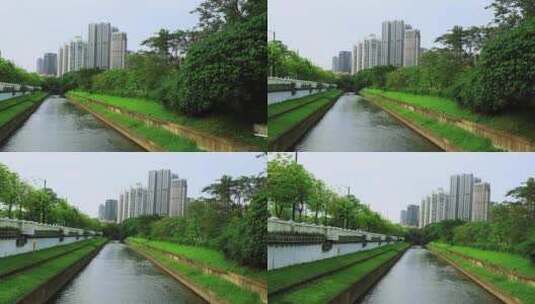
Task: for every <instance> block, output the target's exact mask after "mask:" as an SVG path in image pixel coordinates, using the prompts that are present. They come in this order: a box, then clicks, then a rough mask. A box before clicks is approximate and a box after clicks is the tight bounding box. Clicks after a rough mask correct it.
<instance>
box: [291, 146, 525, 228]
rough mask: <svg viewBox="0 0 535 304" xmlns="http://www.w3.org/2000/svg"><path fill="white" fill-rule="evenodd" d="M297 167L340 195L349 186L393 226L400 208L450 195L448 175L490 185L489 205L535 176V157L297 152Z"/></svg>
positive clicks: (488, 154)
mask: <svg viewBox="0 0 535 304" xmlns="http://www.w3.org/2000/svg"><path fill="white" fill-rule="evenodd" d="M289 155H291V156H292V157H293V154H289ZM298 162H299V163H300V164H302V165H303V166H304V167H305V169H307V170H308V171H309V172H311V173H312V174H314V176H315V177H316V178H318V179H321V180H323V181H324V182H325V183H326V184H327V185H329V186H330V187H332V188H333V189H334V190H336V191H337V192H338V193H339V194H346V193H347V187H348V186H349V187H350V189H351V193H352V194H353V195H355V196H356V197H357V198H359V199H360V200H361V202H362V203H364V204H368V205H370V207H371V208H372V210H374V211H376V212H379V213H380V214H381V215H383V216H385V217H386V218H388V219H389V220H391V221H393V222H396V223H399V222H400V214H401V210H402V209H406V208H407V207H408V205H418V206H419V205H420V203H421V200H422V198H425V197H426V196H427V195H429V194H431V193H432V192H433V191H436V190H437V189H439V188H443V189H444V192H446V193H448V194H449V188H450V177H451V176H452V175H457V174H465V173H467V174H469V173H472V174H473V175H474V176H477V177H478V178H480V179H481V180H482V181H483V182H486V183H489V184H490V185H491V189H492V190H491V192H492V194H491V201H493V202H502V201H503V200H505V194H506V193H507V191H509V190H512V189H513V188H516V187H518V186H520V184H521V183H523V182H525V181H526V180H527V179H528V177H530V176H531V177H534V176H535V155H529V154H522V153H507V154H494V153H486V154H485V153H478V154H472V153H452V154H450V153H447V154H424V153H407V154H397V153H396V154H391V153H357V154H354V153H333V152H330V153H299V154H298ZM396 184H397V185H398V186H396ZM385 187H386V188H388V189H389V190H388V191H385V190H384V188H385Z"/></svg>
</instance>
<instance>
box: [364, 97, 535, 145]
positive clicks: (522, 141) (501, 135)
mask: <svg viewBox="0 0 535 304" xmlns="http://www.w3.org/2000/svg"><path fill="white" fill-rule="evenodd" d="M362 96H364V97H365V98H366V99H367V100H369V101H371V102H373V103H374V104H375V105H377V106H378V107H380V108H382V109H383V110H385V111H386V112H388V113H390V114H391V115H392V116H394V117H396V118H397V119H398V120H400V121H401V122H402V123H404V124H405V125H407V126H408V127H409V128H411V129H413V130H415V131H416V132H418V133H420V134H421V135H422V136H424V137H426V138H427V139H429V140H430V141H432V142H433V143H435V144H436V145H438V146H439V147H441V148H442V149H444V150H445V151H448V152H449V151H459V150H460V149H459V148H457V147H455V146H453V145H451V144H450V143H448V141H447V140H445V139H442V138H439V137H437V136H435V135H433V134H431V133H430V132H428V131H426V130H424V129H423V128H421V127H419V126H416V125H415V124H412V123H411V122H410V121H407V120H405V119H403V118H401V117H400V116H399V115H398V114H396V113H394V112H393V111H390V110H388V109H386V108H385V107H383V106H382V104H381V103H382V102H391V103H395V104H396V105H398V106H400V107H402V108H404V109H407V110H410V111H412V112H415V113H419V114H422V115H424V116H426V117H430V118H433V119H436V120H437V121H439V122H441V123H447V124H450V125H453V126H456V127H459V128H461V129H463V130H465V131H468V132H470V133H472V134H475V135H477V136H481V137H484V138H488V139H489V140H490V141H491V143H492V145H493V146H495V147H496V148H498V149H501V150H504V151H514V152H530V151H535V141H531V140H529V139H527V138H524V137H521V136H517V135H513V134H510V133H507V132H505V131H501V130H496V129H493V128H490V127H488V126H485V125H482V124H479V123H476V122H473V121H470V120H466V119H460V118H455V117H451V116H449V115H447V114H441V113H437V112H434V111H431V110H426V109H422V108H419V107H415V106H413V105H410V104H407V103H405V102H402V101H399V100H394V99H390V98H387V97H384V96H375V95H371V94H365V93H364V94H363V95H362Z"/></svg>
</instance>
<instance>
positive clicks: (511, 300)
mask: <svg viewBox="0 0 535 304" xmlns="http://www.w3.org/2000/svg"><path fill="white" fill-rule="evenodd" d="M425 248H426V249H427V250H429V252H431V253H432V254H433V255H435V256H436V257H437V258H439V259H440V260H442V261H444V262H446V263H448V264H450V265H451V266H452V267H453V268H455V269H457V270H458V271H459V272H461V273H462V274H464V275H465V276H466V277H468V278H469V279H470V280H472V281H473V282H475V283H476V284H478V285H479V286H481V287H482V288H483V289H485V290H486V291H487V292H489V293H490V294H492V295H493V296H495V297H496V298H498V299H499V300H500V301H502V302H503V303H506V304H522V301H520V300H519V299H517V298H515V297H512V296H510V295H507V294H504V293H503V292H501V291H500V290H498V289H497V288H495V287H494V286H492V285H491V284H489V283H487V282H485V281H484V280H482V279H480V278H479V277H478V276H477V275H475V274H473V273H471V272H469V271H468V270H466V269H464V268H463V267H461V266H460V265H459V264H457V263H456V262H455V261H453V260H452V259H450V258H448V257H447V256H446V255H444V254H442V253H440V252H438V251H437V250H435V249H433V248H432V247H431V246H425Z"/></svg>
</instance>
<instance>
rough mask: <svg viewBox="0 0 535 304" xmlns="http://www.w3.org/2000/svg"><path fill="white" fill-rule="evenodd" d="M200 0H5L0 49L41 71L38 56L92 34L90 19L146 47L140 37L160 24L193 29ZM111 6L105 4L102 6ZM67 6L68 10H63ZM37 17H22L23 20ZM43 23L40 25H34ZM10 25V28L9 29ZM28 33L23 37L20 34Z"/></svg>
mask: <svg viewBox="0 0 535 304" xmlns="http://www.w3.org/2000/svg"><path fill="white" fill-rule="evenodd" d="M199 3H200V0H184V1H177V2H174V1H165V0H156V1H151V2H150V5H148V4H147V2H146V1H144V0H133V1H129V2H128V9H125V8H124V6H125V2H124V1H119V0H109V1H106V0H96V1H83V0H74V1H68V0H56V1H52V2H46V3H45V2H41V1H37V0H21V1H14V0H6V1H3V2H2V10H1V11H0V36H2V41H1V42H0V51H1V52H2V57H3V58H6V59H8V60H11V61H13V62H14V63H15V64H16V65H17V66H19V67H22V68H24V69H26V70H28V71H32V72H34V71H36V60H37V58H39V57H40V56H43V54H44V53H56V54H57V53H58V47H59V46H61V45H63V44H64V43H66V42H68V41H71V40H72V39H73V38H74V37H76V36H81V38H82V39H83V40H84V41H87V40H88V37H87V36H88V29H87V26H88V24H90V23H99V22H110V23H112V24H113V25H114V26H116V27H118V28H120V29H121V30H122V31H124V32H126V33H127V34H128V48H129V50H131V51H137V50H140V49H145V48H143V47H142V46H141V42H142V41H143V40H145V39H147V38H149V37H150V36H153V35H154V33H156V32H158V31H159V30H160V29H161V28H167V29H169V30H176V29H184V30H185V29H191V28H192V27H194V26H195V25H196V24H197V21H198V16H197V15H195V14H190V12H191V11H192V10H194V9H195V8H196V7H197V6H198V4H199ZM103 7H106V9H103ZM66 10H68V11H69V14H63V13H62V12H65V11H66ZM28 19H30V20H32V22H30V23H29V22H21V20H28ZM35 24H39V26H37V27H36V26H35ZM4 31H5V32H4ZM22 36H24V37H25V39H24V43H20V41H21V40H20V37H22Z"/></svg>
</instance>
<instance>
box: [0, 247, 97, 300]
mask: <svg viewBox="0 0 535 304" xmlns="http://www.w3.org/2000/svg"><path fill="white" fill-rule="evenodd" d="M105 242H106V240H104V239H94V240H89V241H85V242H84V243H83V246H80V247H78V249H76V250H74V251H72V252H70V253H67V254H65V255H63V256H61V257H58V258H54V259H52V260H49V261H47V262H45V263H43V264H39V265H38V266H36V267H33V268H30V269H27V270H24V271H21V272H18V273H16V274H14V275H11V276H8V277H6V278H4V279H1V280H0V283H1V284H0V303H2V304H4V303H6V304H7V303H16V302H17V301H18V300H20V299H21V298H22V297H24V296H25V295H27V294H29V293H30V292H32V291H33V290H34V289H36V288H37V287H39V286H41V285H42V284H44V283H46V282H47V281H48V280H50V279H51V278H53V277H54V276H55V275H57V274H59V273H60V272H62V271H63V270H65V269H67V268H69V267H70V266H71V265H73V264H74V263H76V262H78V261H79V260H80V259H82V258H84V257H86V256H87V255H88V254H90V253H91V252H93V251H94V250H95V249H96V248H98V247H99V246H101V245H102V244H104V243H105ZM13 258H14V257H13Z"/></svg>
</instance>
